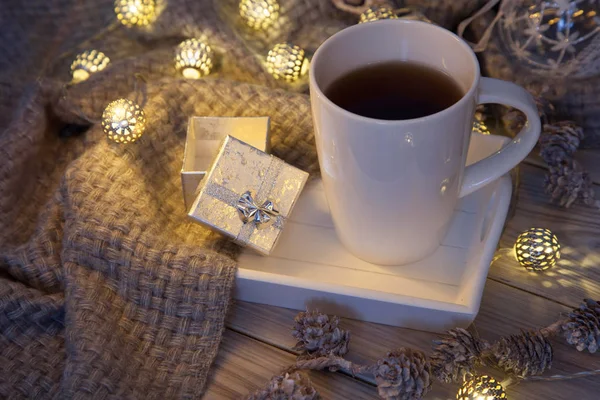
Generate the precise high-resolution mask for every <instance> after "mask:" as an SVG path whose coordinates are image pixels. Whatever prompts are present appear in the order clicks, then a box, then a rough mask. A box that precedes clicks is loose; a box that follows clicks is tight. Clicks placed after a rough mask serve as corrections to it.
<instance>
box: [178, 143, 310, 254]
mask: <svg viewBox="0 0 600 400" xmlns="http://www.w3.org/2000/svg"><path fill="white" fill-rule="evenodd" d="M307 179H308V174H307V173H306V172H304V171H302V170H299V169H298V168H295V167H292V166H291V165H288V164H286V163H285V162H283V161H281V160H280V159H278V158H277V157H274V156H272V155H269V154H267V153H265V152H263V151H260V150H258V149H257V148H255V147H252V146H250V145H249V144H247V143H244V142H242V141H241V140H238V139H236V138H234V137H232V136H229V135H228V136H227V137H226V138H225V139H224V140H223V144H222V146H221V148H220V150H219V153H218V155H217V157H216V159H215V161H214V163H213V165H212V167H211V168H210V171H209V172H208V174H207V176H206V177H205V178H204V179H203V180H202V183H201V184H200V190H199V194H198V196H197V197H196V199H195V201H194V203H193V204H192V206H191V208H190V210H189V213H188V215H189V216H190V217H191V218H192V219H194V220H196V221H198V222H200V223H202V224H203V225H205V226H207V227H209V228H211V229H213V230H215V231H218V232H220V233H222V234H224V235H226V236H229V237H230V238H232V239H233V240H234V241H235V242H236V243H238V244H240V245H242V246H245V247H249V248H252V249H254V250H256V251H257V252H259V253H261V254H264V255H268V254H270V252H271V251H272V250H273V248H274V247H275V245H276V243H277V240H278V239H279V236H280V235H281V232H282V230H283V227H284V226H285V221H286V219H287V218H288V216H289V215H290V213H291V211H292V208H293V207H294V205H295V203H296V200H297V199H298V196H299V195H300V192H301V191H302V189H303V188H304V184H305V183H306V180H307Z"/></svg>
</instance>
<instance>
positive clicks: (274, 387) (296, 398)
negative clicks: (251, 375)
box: [246, 372, 321, 400]
mask: <svg viewBox="0 0 600 400" xmlns="http://www.w3.org/2000/svg"><path fill="white" fill-rule="evenodd" d="M319 399H321V397H320V396H319V393H317V391H316V390H315V388H314V387H313V385H312V383H311V381H310V379H308V378H307V377H306V376H304V375H302V374H300V373H298V372H292V373H287V372H286V373H285V374H283V375H277V376H274V377H273V378H272V379H271V381H270V382H269V383H268V384H267V386H266V387H265V388H263V389H260V390H258V391H256V392H255V393H253V394H251V395H250V396H248V397H246V400H319Z"/></svg>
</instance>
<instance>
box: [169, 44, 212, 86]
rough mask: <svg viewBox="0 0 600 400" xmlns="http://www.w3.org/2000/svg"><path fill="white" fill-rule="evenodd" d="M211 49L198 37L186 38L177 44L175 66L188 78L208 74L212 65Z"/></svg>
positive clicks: (197, 77) (196, 77)
mask: <svg viewBox="0 0 600 400" xmlns="http://www.w3.org/2000/svg"><path fill="white" fill-rule="evenodd" d="M212 55H213V52H212V49H211V48H210V46H208V45H206V44H204V43H203V42H201V41H200V40H198V39H188V40H185V41H183V42H181V44H179V46H177V53H176V54H175V68H176V69H177V70H178V71H180V72H181V74H182V75H183V76H184V77H185V78H188V79H199V78H201V77H203V76H206V75H208V74H210V70H211V69H212V66H213V60H212Z"/></svg>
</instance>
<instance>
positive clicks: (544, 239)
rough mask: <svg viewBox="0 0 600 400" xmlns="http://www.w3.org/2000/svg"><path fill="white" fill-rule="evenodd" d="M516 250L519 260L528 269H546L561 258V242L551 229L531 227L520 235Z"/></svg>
mask: <svg viewBox="0 0 600 400" xmlns="http://www.w3.org/2000/svg"><path fill="white" fill-rule="evenodd" d="M515 252H516V254H517V260H518V261H519V263H520V264H521V265H522V266H524V267H525V268H526V269H528V270H530V271H544V270H546V269H548V268H551V267H553V266H554V265H555V264H556V261H558V259H559V258H560V244H559V243H558V238H557V237H556V235H555V234H553V233H552V231H551V230H550V229H543V228H531V229H528V230H526V231H525V232H523V233H521V234H520V235H519V237H518V238H517V241H516V242H515Z"/></svg>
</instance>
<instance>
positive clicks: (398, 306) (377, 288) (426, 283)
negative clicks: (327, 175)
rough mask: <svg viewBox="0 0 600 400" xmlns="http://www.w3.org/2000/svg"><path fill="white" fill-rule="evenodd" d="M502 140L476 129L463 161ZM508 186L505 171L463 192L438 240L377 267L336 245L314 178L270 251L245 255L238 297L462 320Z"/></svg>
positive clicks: (442, 324)
mask: <svg viewBox="0 0 600 400" xmlns="http://www.w3.org/2000/svg"><path fill="white" fill-rule="evenodd" d="M507 140H508V139H507V138H505V137H502V136H494V135H489V136H483V135H480V134H476V133H474V134H473V137H472V140H471V145H470V147H469V155H468V161H467V163H468V164H469V163H472V162H475V161H476V160H479V159H481V158H483V157H485V156H487V155H489V154H491V153H493V152H494V151H497V150H498V149H499V148H500V147H501V146H502V145H503V144H504V143H505V142H506V141H507ZM511 190H512V186H511V180H510V177H508V176H504V177H502V178H501V179H499V180H498V181H496V182H494V183H492V184H490V185H488V186H487V187H485V188H483V189H481V190H480V191H477V192H475V193H473V194H471V195H469V196H467V197H465V198H464V199H462V200H461V201H460V202H459V204H458V205H457V208H456V211H455V216H454V219H453V221H452V223H451V226H450V230H449V232H448V234H447V235H446V238H445V240H444V241H443V243H442V246H440V248H439V249H438V250H437V251H436V252H435V253H434V254H432V255H431V256H430V257H428V258H426V259H424V260H421V261H419V262H417V263H413V264H410V265H404V266H380V265H374V264H370V263H367V262H365V261H362V260H360V259H358V258H356V257H354V256H352V255H351V254H350V253H349V252H348V251H346V249H345V248H344V247H343V246H342V245H341V244H340V242H339V241H338V239H337V236H336V234H335V230H334V228H333V222H332V220H331V217H330V215H329V211H328V206H327V201H326V199H325V194H324V191H323V188H322V184H321V181H320V180H315V181H313V182H311V183H310V184H308V185H307V187H306V188H305V189H304V192H303V193H302V195H301V196H300V199H299V200H298V204H297V205H296V208H295V209H294V211H293V213H292V215H291V217H290V219H289V221H288V222H287V223H286V228H285V230H284V232H283V234H282V237H281V239H280V241H279V244H278V245H277V248H276V249H275V250H274V252H273V253H272V255H271V256H269V257H263V256H260V255H255V254H254V253H251V252H250V251H245V252H244V253H243V254H242V256H241V257H240V262H239V269H238V273H237V281H236V292H235V297H236V298H237V299H240V300H245V301H250V302H256V303H263V304H271V305H275V306H280V307H287V308H293V309H298V310H303V309H307V308H310V309H314V308H318V309H319V310H320V311H322V312H326V313H331V314H335V315H338V316H343V317H348V318H354V319H359V320H363V321H370V322H377V323H382V324H387V325H395V326H401V327H408V328H413V329H421V330H428V331H434V332H441V331H444V330H447V329H449V328H452V327H455V326H459V327H466V326H468V325H469V324H470V323H471V322H472V321H473V319H474V318H475V316H476V315H477V312H478V311H479V305H480V302H481V295H482V292H483V288H484V285H485V280H486V277H487V273H488V269H489V265H490V262H491V260H492V257H493V255H494V252H495V250H496V246H497V244H498V240H499V238H500V234H501V232H502V228H503V226H504V221H505V218H506V213H507V210H508V206H509V203H510V197H511Z"/></svg>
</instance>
